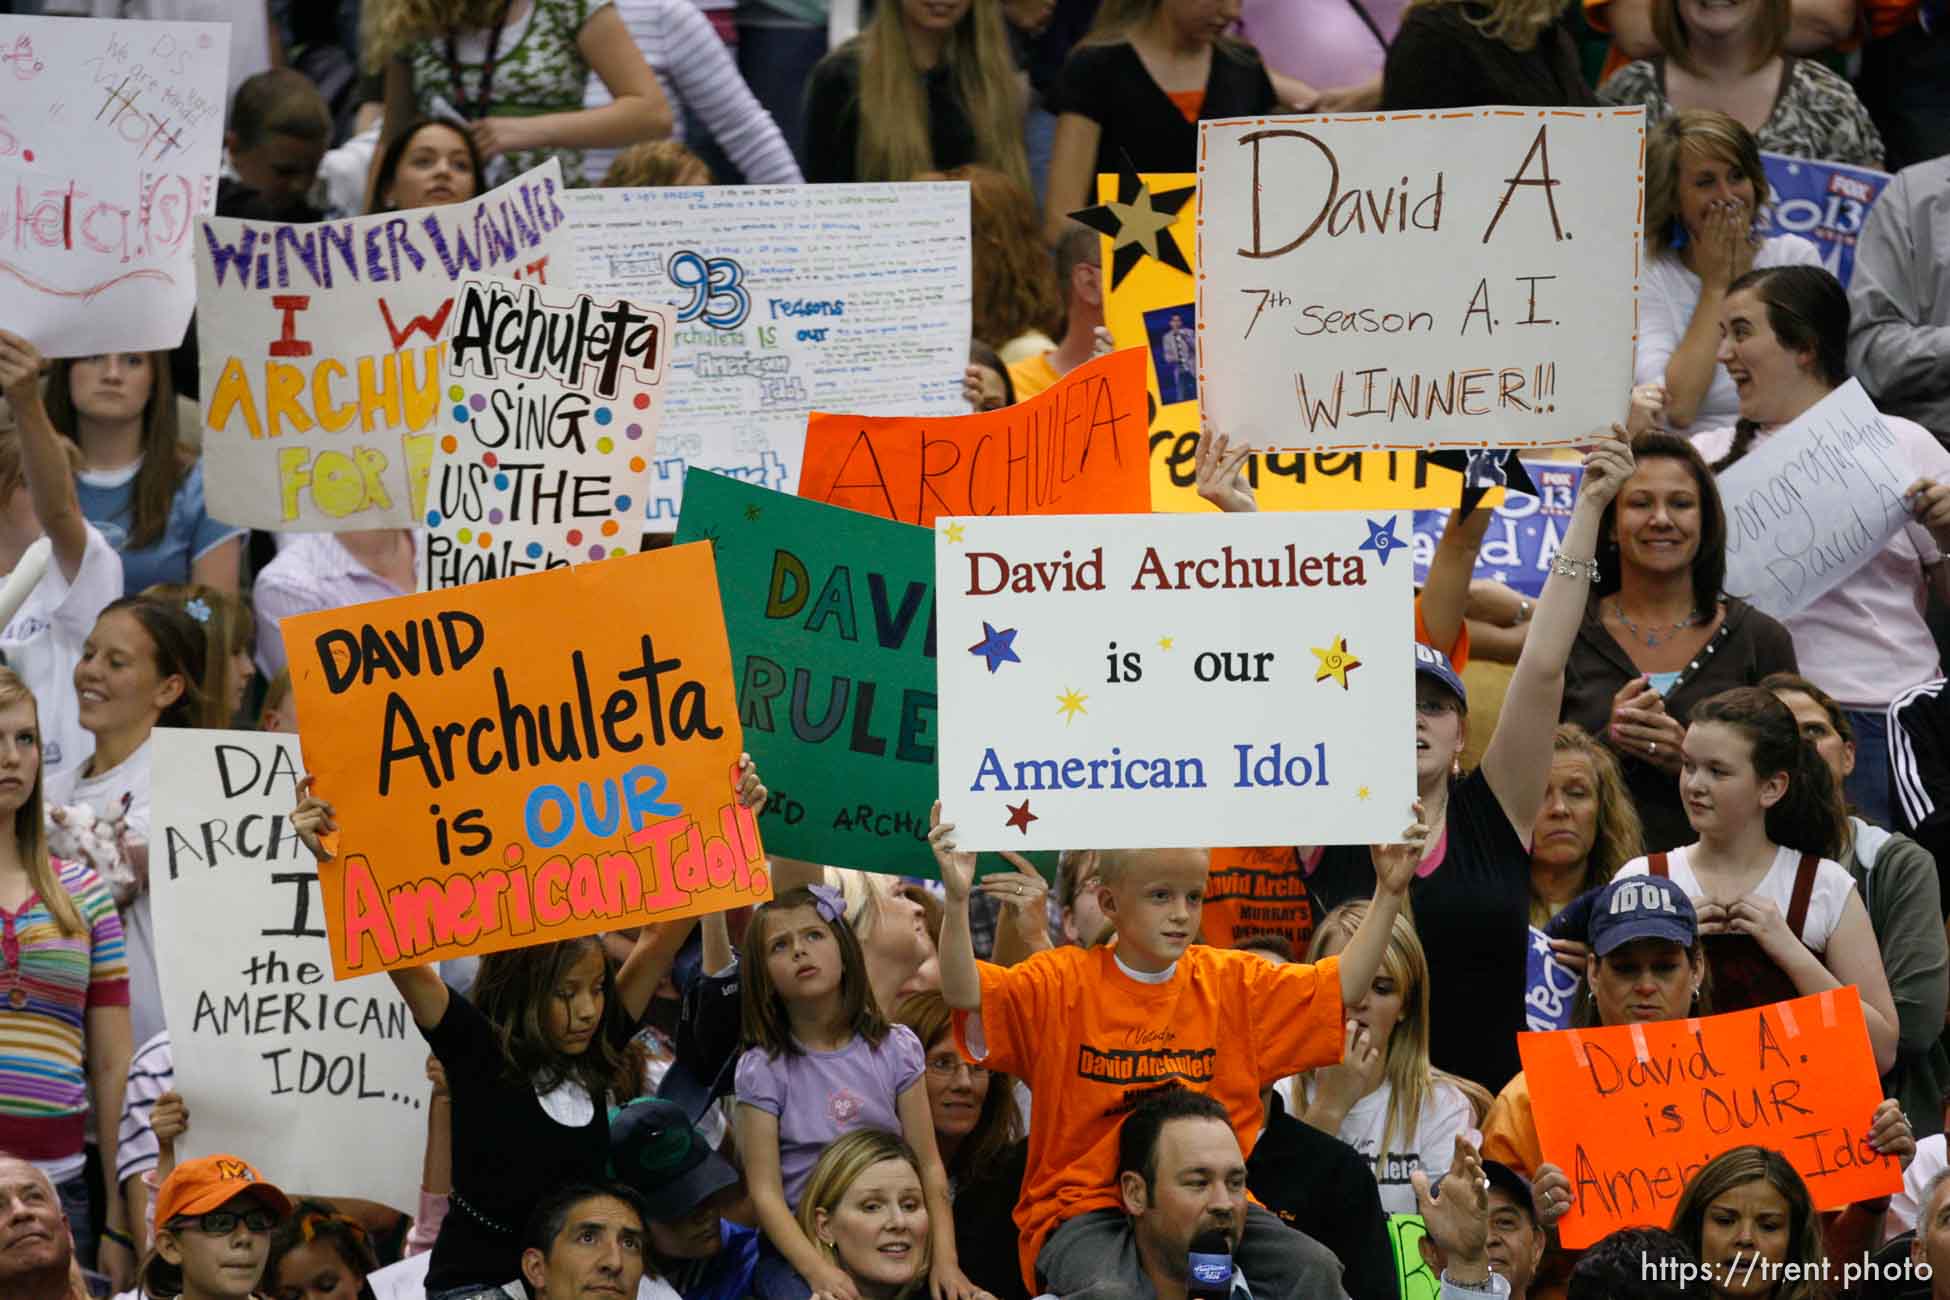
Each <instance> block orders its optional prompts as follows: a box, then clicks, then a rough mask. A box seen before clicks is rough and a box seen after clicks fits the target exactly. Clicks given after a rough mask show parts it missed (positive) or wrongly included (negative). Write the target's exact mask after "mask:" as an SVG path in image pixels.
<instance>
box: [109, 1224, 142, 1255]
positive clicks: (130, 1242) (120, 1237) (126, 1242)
mask: <svg viewBox="0 0 1950 1300" xmlns="http://www.w3.org/2000/svg"><path fill="white" fill-rule="evenodd" d="M102 1236H103V1237H104V1238H105V1239H107V1240H109V1241H112V1242H114V1243H115V1244H116V1245H118V1246H121V1247H124V1248H126V1249H127V1250H128V1251H129V1252H131V1253H134V1251H135V1238H133V1237H131V1236H129V1234H128V1233H126V1232H119V1231H117V1230H116V1229H114V1228H111V1227H109V1226H108V1225H107V1224H103V1225H102Z"/></svg>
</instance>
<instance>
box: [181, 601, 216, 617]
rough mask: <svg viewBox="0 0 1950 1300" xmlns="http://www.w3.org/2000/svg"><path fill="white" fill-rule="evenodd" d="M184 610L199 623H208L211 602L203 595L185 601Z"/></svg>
mask: <svg viewBox="0 0 1950 1300" xmlns="http://www.w3.org/2000/svg"><path fill="white" fill-rule="evenodd" d="M183 612H184V613H185V614H188V615H189V616H190V617H191V618H193V619H195V620H196V621H197V622H199V623H208V622H209V621H210V603H209V602H208V601H206V600H204V599H203V597H201V596H197V597H195V598H194V599H192V600H189V601H187V602H185V604H184V605H183Z"/></svg>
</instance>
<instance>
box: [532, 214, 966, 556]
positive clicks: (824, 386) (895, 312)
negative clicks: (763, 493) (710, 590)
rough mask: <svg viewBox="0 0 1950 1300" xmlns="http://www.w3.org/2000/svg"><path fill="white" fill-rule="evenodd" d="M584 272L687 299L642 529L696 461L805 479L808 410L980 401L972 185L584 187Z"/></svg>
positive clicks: (881, 409)
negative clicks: (972, 323) (974, 369)
mask: <svg viewBox="0 0 1950 1300" xmlns="http://www.w3.org/2000/svg"><path fill="white" fill-rule="evenodd" d="M563 206H564V207H565V208H566V209H567V210H568V213H569V220H570V223H571V226H572V228H573V229H574V232H575V241H576V256H577V268H578V272H579V275H580V279H579V280H578V281H577V283H578V285H579V286H580V287H581V288H582V289H583V290H585V291H587V292H589V293H593V294H596V295H597V296H599V297H605V298H627V299H629V300H630V301H631V302H636V303H659V304H662V305H664V306H666V307H668V308H669V309H670V311H671V315H672V325H673V329H674V333H673V336H672V347H671V353H670V359H669V370H670V372H671V378H670V382H669V393H668V395H667V397H666V407H667V410H666V419H665V422H664V432H663V434H662V436H661V437H660V438H659V439H658V442H657V445H656V456H655V459H654V461H653V462H652V465H653V474H652V480H651V484H650V490H649V494H648V496H647V498H646V501H645V508H644V510H643V512H642V513H643V517H644V524H643V526H644V528H645V529H646V530H647V531H649V532H651V533H669V532H670V531H671V530H672V529H673V528H675V527H676V526H677V515H678V510H679V507H680V505H681V502H682V497H683V491H684V471H685V470H686V469H687V468H689V467H691V466H696V467H697V468H699V469H709V470H712V471H714V472H716V473H720V474H726V475H729V476H731V477H733V478H736V479H740V480H743V481H744V482H747V483H753V484H756V485H758V486H760V487H768V488H773V489H775V490H777V491H781V492H793V491H796V490H798V487H799V470H800V462H801V456H802V451H803V448H804V446H805V441H806V417H807V416H808V415H810V414H811V413H812V412H814V411H852V412H856V413H859V414H862V415H919V416H944V415H965V414H967V412H968V404H967V403H966V402H965V401H963V400H962V396H961V373H962V369H963V368H964V367H965V366H966V365H967V363H968V311H969V302H970V290H969V265H970V263H969V249H968V186H967V184H966V183H965V182H959V181H956V182H928V183H920V182H916V183H908V184H901V185H813V186H791V187H784V186H778V187H773V186H755V185H739V186H727V187H712V188H669V189H637V190H624V189H584V190H576V191H573V192H572V193H570V194H569V195H568V196H567V197H566V199H565V200H564V204H563Z"/></svg>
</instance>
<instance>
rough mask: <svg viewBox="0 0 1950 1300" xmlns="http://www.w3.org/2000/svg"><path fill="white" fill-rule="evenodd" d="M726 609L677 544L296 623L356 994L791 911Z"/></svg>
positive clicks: (706, 565) (330, 919)
mask: <svg viewBox="0 0 1950 1300" xmlns="http://www.w3.org/2000/svg"><path fill="white" fill-rule="evenodd" d="M720 608H721V607H720V603H719V599H718V583H717V575H716V572H715V570H714V569H713V567H712V563H711V555H710V548H709V547H706V546H676V547H669V548H666V549H664V550H660V551H655V552H652V553H649V554H625V555H620V556H619V557H618V558H613V559H605V560H602V561H600V562H596V563H591V564H583V565H578V566H575V567H573V568H564V569H553V570H549V571H547V572H543V573H530V574H525V575H523V576H521V577H517V578H503V579H500V580H499V581H497V582H478V583H470V584H468V585H466V586H461V587H453V588H449V589H446V590H443V591H430V592H424V593H421V594H419V595H415V596H399V597H395V598H394V599H392V600H383V601H375V602H373V603H371V604H366V605H353V606H348V607H346V608H344V609H334V610H327V611H325V612H323V613H317V614H301V615H296V616H294V617H291V618H287V619H286V620H285V621H284V642H285V645H286V647H287V648H288V649H289V650H290V653H291V684H292V689H293V692H294V693H295V695H296V698H297V702H298V717H299V718H300V720H301V727H302V732H301V734H302V739H303V742H304V751H305V763H306V767H307V770H309V771H310V772H311V774H312V775H313V776H314V777H316V778H317V790H318V795H319V797H320V798H322V799H324V800H326V801H327V802H328V803H330V804H331V805H332V806H333V808H334V809H335V811H336V816H337V820H338V824H339V827H340V829H339V832H338V835H337V839H336V842H335V843H333V844H331V845H330V846H329V847H330V848H331V849H332V852H333V855H334V856H333V857H332V859H331V860H330V861H328V862H325V863H323V864H321V865H320V867H319V882H320V885H321V887H322V892H323V894H324V900H325V924H326V929H327V930H328V931H329V932H330V934H331V940H332V968H333V970H334V972H335V973H336V974H337V975H338V977H339V978H340V979H347V978H350V977H351V976H354V975H363V974H366V973H368V972H370V971H376V970H387V969H391V968H393V967H397V966H418V965H422V964H424V963H426V962H429V961H437V960H441V959H444V958H448V957H459V956H464V955H467V954H469V953H488V952H498V951H500V950H502V949H505V948H522V947H528V946H531V945H533V944H538V943H547V942H550V941H552V940H556V939H572V938H576V937H578V936H580V935H585V934H595V933H597V932H599V931H603V930H616V929H624V928H628V927H632V926H637V925H642V924H644V923H645V922H648V921H661V920H672V919H676V918H679V917H685V916H697V915H701V914H702V913H705V912H716V911H722V910H724V909H725V908H728V907H737V906H742V905H745V904H748V903H755V902H761V901H763V900H764V899H766V898H769V897H770V896H771V881H770V876H769V873H768V872H767V870H766V866H765V851H764V846H763V845H762V844H761V843H760V842H759V832H758V826H757V823H756V821H755V820H754V818H753V816H752V814H751V812H750V810H748V809H746V808H745V807H743V806H742V805H741V804H739V802H738V801H737V798H736V795H735V790H736V780H737V771H738V761H739V755H740V754H741V753H742V752H743V750H742V745H741V732H740V728H739V724H738V709H737V704H736V702H735V701H734V699H733V697H732V679H731V653H730V650H729V648H728V647H727V645H726V643H725V634H724V619H723V616H722V614H721V613H720ZM319 718H323V719H329V725H325V726H317V725H312V726H303V720H305V719H319Z"/></svg>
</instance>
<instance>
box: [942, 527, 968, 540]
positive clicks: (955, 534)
mask: <svg viewBox="0 0 1950 1300" xmlns="http://www.w3.org/2000/svg"><path fill="white" fill-rule="evenodd" d="M965 531H967V529H966V526H965V525H962V524H944V525H942V528H941V535H942V536H943V537H945V538H947V539H948V540H949V541H951V542H959V541H960V540H961V535H962V533H963V532H965Z"/></svg>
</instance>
